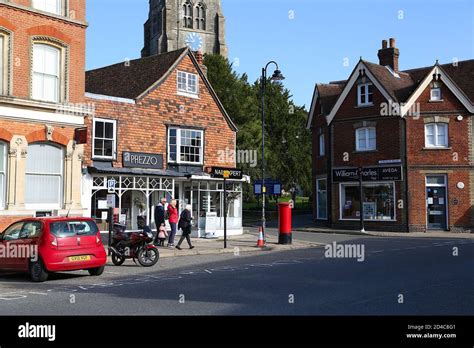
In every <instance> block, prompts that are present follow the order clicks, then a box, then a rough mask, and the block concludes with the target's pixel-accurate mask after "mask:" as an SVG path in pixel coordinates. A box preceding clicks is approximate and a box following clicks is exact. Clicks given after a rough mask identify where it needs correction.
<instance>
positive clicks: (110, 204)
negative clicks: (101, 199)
mask: <svg viewBox="0 0 474 348" xmlns="http://www.w3.org/2000/svg"><path fill="white" fill-rule="evenodd" d="M114 187H115V184H114ZM109 192H110V190H109ZM107 208H108V209H109V214H108V216H107V220H108V223H109V256H110V245H111V244H112V231H113V228H114V208H115V193H114V194H110V195H107Z"/></svg>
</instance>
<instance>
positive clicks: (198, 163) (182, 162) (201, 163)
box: [166, 127, 204, 165]
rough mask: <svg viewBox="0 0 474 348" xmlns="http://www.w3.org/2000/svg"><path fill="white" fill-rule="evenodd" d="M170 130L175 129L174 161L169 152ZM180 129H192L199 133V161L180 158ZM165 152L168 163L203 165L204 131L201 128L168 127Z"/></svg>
mask: <svg viewBox="0 0 474 348" xmlns="http://www.w3.org/2000/svg"><path fill="white" fill-rule="evenodd" d="M171 130H176V161H174V160H172V159H171V152H170V141H169V140H170V132H171ZM181 131H192V132H199V133H201V149H200V153H199V159H200V161H199V162H188V161H182V160H181ZM167 147H168V148H167V149H166V150H167V153H168V156H167V157H168V163H176V164H189V165H203V164H204V131H203V130H201V129H192V128H179V127H170V128H168V139H167Z"/></svg>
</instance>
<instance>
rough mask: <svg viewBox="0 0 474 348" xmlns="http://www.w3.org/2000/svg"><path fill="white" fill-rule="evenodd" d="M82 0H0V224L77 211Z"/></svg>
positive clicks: (82, 107)
mask: <svg viewBox="0 0 474 348" xmlns="http://www.w3.org/2000/svg"><path fill="white" fill-rule="evenodd" d="M86 28H87V24H86V22H85V1H83V0H44V1H30V0H10V1H0V228H2V229H3V228H4V227H5V226H6V225H8V224H9V223H10V222H12V221H13V220H16V219H18V218H24V217H27V216H35V215H36V216H42V215H51V214H65V213H66V211H68V210H70V211H71V213H72V214H78V215H82V214H83V209H82V206H81V192H80V187H81V186H80V184H81V160H82V152H83V148H82V145H78V144H76V143H75V142H74V133H75V129H77V128H80V127H83V126H84V117H85V116H86V115H87V114H88V110H87V108H86V107H85V105H84V82H85V78H84V60H85V58H84V53H85V31H86Z"/></svg>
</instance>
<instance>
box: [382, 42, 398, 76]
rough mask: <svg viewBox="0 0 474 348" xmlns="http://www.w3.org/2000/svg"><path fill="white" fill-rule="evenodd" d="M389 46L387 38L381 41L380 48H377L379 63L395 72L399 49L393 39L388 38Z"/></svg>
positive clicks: (396, 70)
mask: <svg viewBox="0 0 474 348" xmlns="http://www.w3.org/2000/svg"><path fill="white" fill-rule="evenodd" d="M389 43H390V47H387V40H383V41H382V49H380V50H379V54H378V56H379V62H380V65H383V66H387V65H388V66H389V67H390V68H391V69H392V70H393V71H394V72H395V73H398V71H399V70H398V58H399V57H400V51H399V50H398V48H396V47H395V39H394V38H393V37H391V38H390V39H389Z"/></svg>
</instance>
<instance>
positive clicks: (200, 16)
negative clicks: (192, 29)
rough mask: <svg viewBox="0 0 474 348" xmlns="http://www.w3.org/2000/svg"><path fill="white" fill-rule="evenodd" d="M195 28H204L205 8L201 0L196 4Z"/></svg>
mask: <svg viewBox="0 0 474 348" xmlns="http://www.w3.org/2000/svg"><path fill="white" fill-rule="evenodd" d="M196 29H199V30H206V8H205V6H204V4H203V3H202V2H200V3H199V4H197V6H196Z"/></svg>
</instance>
